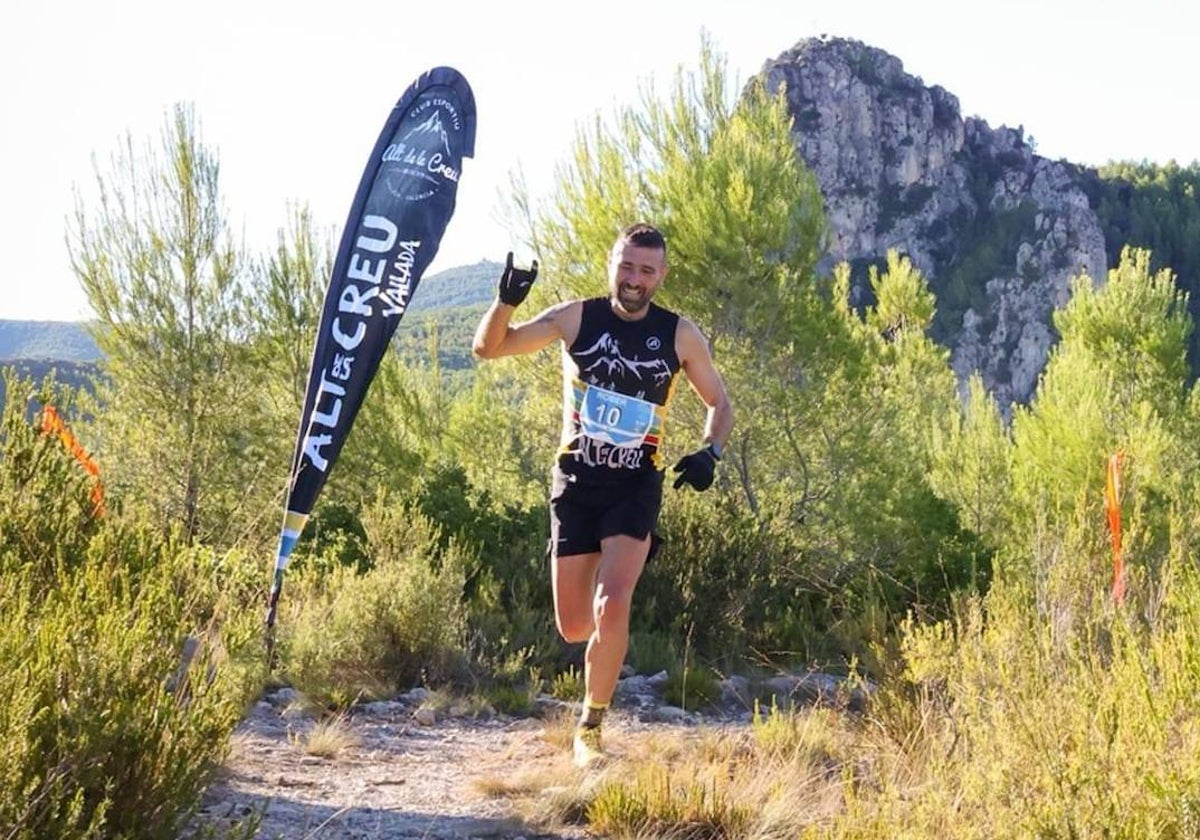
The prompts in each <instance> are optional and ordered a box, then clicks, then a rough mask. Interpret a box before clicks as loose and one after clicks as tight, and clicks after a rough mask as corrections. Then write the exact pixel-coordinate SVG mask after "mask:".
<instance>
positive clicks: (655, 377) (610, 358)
mask: <svg viewBox="0 0 1200 840" xmlns="http://www.w3.org/2000/svg"><path fill="white" fill-rule="evenodd" d="M575 355H576V356H577V357H578V358H579V360H580V365H579V373H580V376H581V377H582V378H583V379H584V380H585V381H587V382H589V383H591V384H593V385H599V386H600V387H602V388H608V389H609V390H620V389H619V388H617V387H616V385H615V384H614V380H620V381H624V382H625V383H626V387H629V386H630V385H633V384H635V383H638V382H646V381H647V380H649V381H650V382H653V383H654V384H655V385H659V386H661V385H665V384H666V383H667V382H670V381H671V368H670V366H669V365H668V364H667V362H666V360H665V359H647V360H646V361H642V360H641V359H638V358H630V357H628V356H626V355H625V354H624V353H623V352H622V351H621V345H620V342H618V341H617V340H616V339H615V338H613V337H612V334H611V333H604V334H603V335H601V336H600V337H599V338H598V339H596V343H595V344H593V345H592V346H591V347H589V348H587V349H586V350H580V351H579V352H577V353H576V354H575ZM644 395H645V391H642V393H641V394H639V395H638V396H639V397H644Z"/></svg>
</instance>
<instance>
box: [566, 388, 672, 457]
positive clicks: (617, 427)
mask: <svg viewBox="0 0 1200 840" xmlns="http://www.w3.org/2000/svg"><path fill="white" fill-rule="evenodd" d="M583 387H584V391H583V398H582V399H581V400H580V401H579V428H580V431H582V432H583V433H584V434H585V435H587V436H588V437H590V438H593V439H594V440H600V441H604V442H605V443H609V444H612V445H613V446H620V447H634V446H641V445H642V444H643V443H645V442H646V435H647V434H648V433H649V432H650V430H651V428H652V427H653V425H654V417H655V414H654V410H655V408H656V406H655V405H654V403H650V402H646V401H645V400H639V399H638V398H637V397H629V396H626V395H625V394H617V393H614V392H612V391H608V390H605V389H604V388H599V387H597V386H595V385H584V386H583Z"/></svg>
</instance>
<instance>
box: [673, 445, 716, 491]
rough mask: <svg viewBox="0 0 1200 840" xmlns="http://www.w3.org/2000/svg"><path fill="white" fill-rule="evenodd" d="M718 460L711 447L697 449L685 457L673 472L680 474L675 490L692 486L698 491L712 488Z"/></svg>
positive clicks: (676, 480)
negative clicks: (686, 485) (688, 485)
mask: <svg viewBox="0 0 1200 840" xmlns="http://www.w3.org/2000/svg"><path fill="white" fill-rule="evenodd" d="M717 460H718V459H717V455H716V453H715V452H713V451H712V447H711V446H705V447H704V448H703V449H697V450H696V451H695V452H693V453H692V454H691V455H684V456H683V457H682V458H680V459H679V463H677V464H676V465H675V466H674V468H673V472H677V473H679V478H677V479H675V489H676V490H678V489H679V488H680V487H682V486H683V485H685V484H690V485H692V486H693V487H695V488H696V489H697V490H707V489H708V488H709V487H711V486H712V483H713V472H714V471H715V470H716V468H717Z"/></svg>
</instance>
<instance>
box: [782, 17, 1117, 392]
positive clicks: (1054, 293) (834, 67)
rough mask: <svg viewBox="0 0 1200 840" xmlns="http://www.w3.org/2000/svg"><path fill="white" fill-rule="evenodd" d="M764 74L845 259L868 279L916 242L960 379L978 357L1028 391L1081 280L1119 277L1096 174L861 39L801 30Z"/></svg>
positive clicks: (836, 250) (979, 363)
mask: <svg viewBox="0 0 1200 840" xmlns="http://www.w3.org/2000/svg"><path fill="white" fill-rule="evenodd" d="M763 72H764V76H765V80H766V83H767V87H768V89H769V90H771V91H778V90H779V88H780V86H783V87H784V89H785V91H786V95H787V100H788V105H789V109H790V111H791V112H792V114H793V116H794V118H795V123H794V127H793V131H794V133H795V136H796V144H797V148H798V149H799V152H800V154H801V155H802V156H803V158H804V160H805V162H806V163H807V165H808V166H809V167H810V168H811V169H812V170H813V171H814V172H815V174H816V176H817V179H818V181H819V183H820V185H821V191H822V194H823V195H824V198H825V202H826V209H827V213H828V216H829V219H830V224H831V227H832V232H833V237H832V239H833V241H832V242H831V243H830V251H831V254H830V255H831V257H832V258H833V259H834V260H837V261H842V260H846V261H849V262H850V263H851V264H852V265H855V266H857V267H858V268H859V272H858V276H860V277H861V276H862V275H863V274H864V273H865V272H864V266H865V265H866V264H869V263H874V262H876V261H880V260H882V259H883V258H884V257H885V256H886V254H887V251H888V250H889V249H891V248H895V249H898V250H900V251H901V252H903V253H905V254H907V255H908V256H909V257H910V258H911V259H912V260H913V262H914V263H915V264H916V265H917V266H918V267H919V268H920V269H921V271H922V273H923V274H924V275H925V277H926V278H927V280H928V281H929V283H930V286H931V288H932V289H933V290H934V292H935V293H936V294H937V296H938V310H939V311H938V319H937V321H936V322H935V337H937V338H938V339H939V340H940V341H942V342H944V343H945V344H946V345H947V346H949V347H950V348H951V351H952V359H953V365H954V369H955V371H956V373H957V374H958V375H959V377H960V379H965V377H966V376H967V375H968V374H969V373H970V372H971V371H976V370H977V371H979V372H980V374H981V375H982V376H983V379H984V382H985V383H986V384H987V386H988V387H989V389H990V390H991V391H992V392H993V394H995V396H996V397H997V399H998V400H999V402H1000V404H1001V405H1005V406H1006V405H1008V404H1009V403H1011V402H1025V401H1027V400H1028V399H1029V397H1030V396H1031V395H1032V394H1033V391H1034V389H1035V387H1036V385H1037V379H1038V375H1039V373H1040V372H1041V370H1042V367H1043V366H1044V364H1045V361H1046V358H1047V353H1048V351H1049V349H1050V347H1051V345H1052V343H1053V342H1054V340H1055V335H1054V331H1053V327H1052V325H1051V313H1052V312H1053V310H1054V309H1055V308H1056V307H1058V306H1061V305H1062V304H1063V303H1065V302H1066V299H1067V294H1068V289H1069V284H1070V280H1071V278H1072V277H1073V276H1075V275H1077V274H1079V273H1080V272H1087V273H1088V274H1089V275H1090V276H1091V277H1093V278H1097V279H1101V280H1102V279H1103V278H1104V276H1105V270H1106V267H1107V266H1106V255H1105V242H1104V235H1103V232H1102V229H1101V226H1100V222H1099V220H1098V218H1097V215H1096V213H1095V212H1093V210H1092V208H1091V207H1090V206H1089V202H1088V198H1087V195H1086V194H1085V192H1084V186H1085V184H1086V179H1087V177H1088V175H1089V173H1090V172H1091V171H1090V170H1087V169H1085V168H1083V167H1079V166H1076V165H1074V164H1071V163H1068V162H1066V161H1062V160H1058V161H1053V160H1048V159H1046V158H1043V157H1040V156H1038V155H1037V154H1036V153H1035V152H1034V150H1033V149H1032V148H1031V146H1030V144H1029V143H1028V142H1027V141H1026V139H1025V137H1024V133H1023V131H1022V130H1021V129H1020V128H1017V129H1013V128H1007V127H1003V126H1001V127H999V128H995V129H993V128H991V127H990V126H988V124H987V123H986V122H984V121H983V120H981V119H979V118H977V117H965V118H964V117H963V116H962V114H961V112H960V109H959V103H958V100H957V98H955V96H954V95H953V94H951V93H949V92H948V91H946V90H944V89H943V88H941V87H938V86H936V85H935V86H932V87H929V86H926V85H925V84H924V83H923V82H922V81H921V80H920V79H919V78H917V77H914V76H912V75H910V74H908V73H905V72H904V67H903V65H902V64H901V62H900V60H899V59H898V58H896V57H895V56H892V55H890V54H888V53H886V52H883V51H882V50H879V49H875V48H873V47H869V46H866V45H865V44H862V43H860V42H858V41H853V40H845V39H809V40H805V41H801V42H800V43H799V44H797V45H796V46H795V47H794V48H792V49H791V50H788V51H787V52H785V53H783V54H782V55H780V56H779V57H777V58H775V59H773V60H771V61H769V62H767V64H766V65H765V66H764V68H763ZM856 289H857V294H859V295H863V294H865V290H864V287H863V286H862V285H861V284H860V285H858V286H856ZM858 302H860V303H861V302H863V301H862V300H860V301H858Z"/></svg>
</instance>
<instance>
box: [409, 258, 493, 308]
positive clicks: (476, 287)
mask: <svg viewBox="0 0 1200 840" xmlns="http://www.w3.org/2000/svg"><path fill="white" fill-rule="evenodd" d="M503 270H504V265H503V264H502V263H498V262H490V261H488V260H480V261H479V262H477V263H475V264H474V265H464V266H459V267H457V268H449V269H446V270H445V271H439V272H438V273H437V274H431V275H429V276H428V277H426V278H424V279H423V280H421V285H420V286H418V287H417V293H416V294H415V295H413V299H412V303H411V304H409V307H408V311H409V312H431V311H436V310H439V309H458V308H461V307H465V306H472V307H473V306H478V305H479V304H486V303H489V302H490V301H491V299H492V298H493V297H494V296H495V294H496V281H497V280H499V279H500V272H501V271H503Z"/></svg>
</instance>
